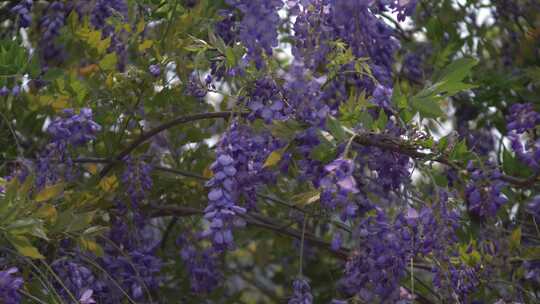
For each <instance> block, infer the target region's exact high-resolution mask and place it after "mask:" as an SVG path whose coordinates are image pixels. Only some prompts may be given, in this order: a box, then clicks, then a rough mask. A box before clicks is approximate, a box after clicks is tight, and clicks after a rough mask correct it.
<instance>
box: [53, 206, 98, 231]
mask: <svg viewBox="0 0 540 304" xmlns="http://www.w3.org/2000/svg"><path fill="white" fill-rule="evenodd" d="M95 214H96V212H95V211H90V212H85V213H72V212H69V211H67V212H63V213H60V214H59V215H58V220H57V221H56V225H54V227H52V228H51V230H52V231H54V232H79V231H83V230H85V229H87V228H88V226H89V225H90V224H91V223H92V220H93V219H94V216H95Z"/></svg>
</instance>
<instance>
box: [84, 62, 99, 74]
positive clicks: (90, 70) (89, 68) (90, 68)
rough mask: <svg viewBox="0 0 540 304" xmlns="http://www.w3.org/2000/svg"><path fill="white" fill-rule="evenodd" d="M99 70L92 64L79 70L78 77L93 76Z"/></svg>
mask: <svg viewBox="0 0 540 304" xmlns="http://www.w3.org/2000/svg"><path fill="white" fill-rule="evenodd" d="M98 70H99V67H98V65H97V64H95V63H92V64H89V65H87V66H83V67H82V68H79V75H81V76H89V75H92V74H94V73H95V72H97V71H98Z"/></svg>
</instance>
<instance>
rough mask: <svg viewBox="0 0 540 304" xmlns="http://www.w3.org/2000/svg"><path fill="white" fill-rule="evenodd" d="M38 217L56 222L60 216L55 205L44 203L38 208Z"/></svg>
mask: <svg viewBox="0 0 540 304" xmlns="http://www.w3.org/2000/svg"><path fill="white" fill-rule="evenodd" d="M36 215H37V217H39V218H42V219H46V220H49V221H51V222H55V221H56V218H57V217H58V212H57V211H56V208H55V207H54V206H53V205H49V204H46V205H43V206H41V207H40V208H39V209H38V210H37V214H36Z"/></svg>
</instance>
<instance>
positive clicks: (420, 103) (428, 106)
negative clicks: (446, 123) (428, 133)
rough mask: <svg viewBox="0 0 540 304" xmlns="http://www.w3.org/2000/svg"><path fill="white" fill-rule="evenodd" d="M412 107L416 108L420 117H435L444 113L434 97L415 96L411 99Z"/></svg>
mask: <svg viewBox="0 0 540 304" xmlns="http://www.w3.org/2000/svg"><path fill="white" fill-rule="evenodd" d="M411 106H412V108H413V109H415V110H417V111H418V113H420V115H421V116H422V117H427V118H437V117H441V116H443V115H444V112H443V111H442V110H441V106H440V105H439V103H438V102H437V100H436V99H433V98H416V97H413V99H412V101H411Z"/></svg>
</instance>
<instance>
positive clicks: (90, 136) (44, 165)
mask: <svg viewBox="0 0 540 304" xmlns="http://www.w3.org/2000/svg"><path fill="white" fill-rule="evenodd" d="M100 130H101V126H100V125H98V124H97V123H96V122H95V121H93V114H92V110H91V109H89V108H82V109H81V110H80V112H79V114H76V113H75V111H74V110H72V109H66V110H64V112H63V115H62V116H61V117H57V118H55V119H54V120H53V121H52V122H51V123H50V124H49V126H48V127H47V133H48V134H49V135H50V136H51V142H50V143H49V144H48V145H47V146H46V148H45V150H44V152H43V153H42V154H41V155H40V156H39V158H38V160H37V170H36V174H37V178H36V185H37V186H38V188H39V187H42V186H45V185H46V184H53V183H55V182H57V181H58V180H59V179H60V178H61V177H64V178H66V179H70V178H71V177H72V165H73V162H72V158H71V152H70V150H71V149H75V148H78V147H82V146H84V145H85V144H87V143H89V142H90V141H92V140H94V139H95V138H96V135H97V133H98V132H99V131H100ZM60 165H63V166H65V168H64V170H63V171H62V170H60ZM60 173H64V175H63V176H60Z"/></svg>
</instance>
